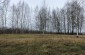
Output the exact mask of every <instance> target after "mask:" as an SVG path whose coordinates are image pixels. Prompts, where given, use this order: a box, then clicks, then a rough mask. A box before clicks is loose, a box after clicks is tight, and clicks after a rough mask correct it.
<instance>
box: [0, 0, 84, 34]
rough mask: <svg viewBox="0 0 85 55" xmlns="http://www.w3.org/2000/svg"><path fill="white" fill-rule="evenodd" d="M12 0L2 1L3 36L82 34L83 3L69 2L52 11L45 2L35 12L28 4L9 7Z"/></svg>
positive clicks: (1, 30)
mask: <svg viewBox="0 0 85 55" xmlns="http://www.w3.org/2000/svg"><path fill="white" fill-rule="evenodd" d="M9 3H10V0H2V1H0V33H1V34H3V33H5V34H7V33H9V34H12V33H16V34H23V33H33V34H34V33H36V34H37V33H39V34H41V33H42V34H45V33H46V34H53V33H54V34H56V33H57V34H76V33H77V32H78V33H80V34H82V30H84V29H83V27H84V22H85V10H84V4H83V3H82V1H78V0H74V1H71V2H67V4H66V5H65V6H64V7H63V8H62V9H59V8H57V7H56V8H57V9H53V10H51V9H50V8H49V7H48V6H47V5H46V2H45V0H44V1H43V2H42V3H43V4H42V6H41V7H38V6H36V8H35V9H33V11H32V10H31V8H30V6H29V5H28V3H26V2H24V1H23V2H21V1H20V2H19V3H18V4H16V5H12V6H11V7H9Z"/></svg>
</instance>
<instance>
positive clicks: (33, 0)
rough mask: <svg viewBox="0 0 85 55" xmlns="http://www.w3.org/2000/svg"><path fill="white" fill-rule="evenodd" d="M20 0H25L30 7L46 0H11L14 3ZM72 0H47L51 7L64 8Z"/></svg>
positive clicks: (39, 4) (40, 4)
mask: <svg viewBox="0 0 85 55" xmlns="http://www.w3.org/2000/svg"><path fill="white" fill-rule="evenodd" d="M19 1H25V2H27V3H28V4H29V6H30V7H32V8H35V7H36V6H42V4H43V1H44V0H11V2H10V3H11V5H12V4H17V3H18V2H19ZM68 1H70V0H46V5H47V6H48V7H50V8H52V9H53V8H56V7H58V8H62V7H63V6H64V5H65V4H66V3H67V2H68Z"/></svg>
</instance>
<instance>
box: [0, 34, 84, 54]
mask: <svg viewBox="0 0 85 55" xmlns="http://www.w3.org/2000/svg"><path fill="white" fill-rule="evenodd" d="M82 47H83V48H82ZM84 47H85V36H84V35H83V36H82V35H81V36H79V38H76V35H53V34H52V35H51V34H45V35H40V34H2V35H0V54H1V55H33V54H35V55H56V54H57V53H58V54H59V55H76V54H77V55H85V48H84ZM20 49H21V50H20ZM37 49H38V50H37ZM33 50H36V51H34V52H33ZM56 50H58V51H57V53H56ZM22 51H23V52H22ZM66 51H67V52H66ZM36 52H37V53H36ZM50 52H52V53H50Z"/></svg>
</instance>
